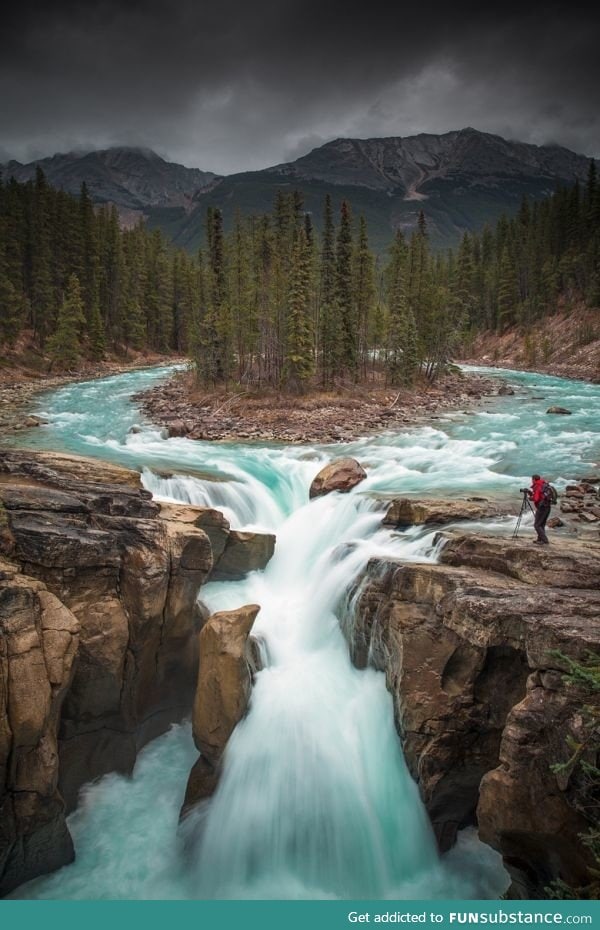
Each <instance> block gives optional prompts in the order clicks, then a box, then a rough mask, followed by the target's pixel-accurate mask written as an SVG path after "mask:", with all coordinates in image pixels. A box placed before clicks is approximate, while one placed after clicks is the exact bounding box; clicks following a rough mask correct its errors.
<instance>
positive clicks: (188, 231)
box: [2, 129, 590, 252]
mask: <svg viewBox="0 0 600 930" xmlns="http://www.w3.org/2000/svg"><path fill="white" fill-rule="evenodd" d="M589 162H590V159H589V158H587V157H586V156H584V155H578V154H576V153H575V152H572V151H570V150H569V149H566V148H563V147H561V146H558V145H545V146H537V145H531V144H527V143H523V142H513V141H508V140H506V139H503V138H502V137H500V136H496V135H492V134H490V133H483V132H479V131H477V130H475V129H462V130H457V131H453V132H447V133H444V134H442V135H434V134H430V133H421V134H419V135H416V136H408V137H405V138H400V137H390V138H378V139H336V140H334V141H333V142H328V143H326V144H325V145H322V146H320V147H319V148H316V149H314V150H313V151H311V152H309V153H308V154H307V155H304V156H302V157H301V158H298V159H296V160H295V161H292V162H287V163H284V164H280V165H275V166H274V167H271V168H265V169H263V170H260V171H248V172H241V173H238V174H233V175H228V176H225V177H223V176H219V175H216V174H214V173H213V172H210V171H200V170H199V169H197V168H186V167H184V166H183V165H177V164H173V163H171V162H167V161H165V160H164V159H162V158H161V157H160V156H159V155H157V154H156V153H155V152H152V151H151V150H147V149H139V148H113V149H107V150H104V151H96V152H88V153H69V154H65V155H54V156H53V157H51V158H45V159H41V160H40V161H35V162H30V163H29V164H26V165H22V164H20V163H19V162H14V161H13V162H9V163H8V164H6V165H4V166H3V167H2V172H3V175H4V176H5V177H8V176H10V175H14V176H15V177H16V178H17V180H28V179H29V178H31V177H33V176H34V174H35V170H36V168H37V167H38V166H39V167H41V168H42V169H43V171H44V173H45V174H46V176H47V178H48V180H49V181H50V183H51V184H53V185H54V186H57V187H61V188H64V189H65V190H68V191H71V192H73V193H76V192H78V191H79V189H80V186H81V183H82V181H85V182H86V183H87V185H88V187H89V189H90V193H91V195H92V197H93V198H94V199H95V200H96V201H97V202H99V203H107V202H109V203H114V204H116V205H117V207H118V208H119V211H120V213H121V215H122V217H123V221H124V222H131V221H132V220H133V219H135V218H137V217H140V216H143V217H144V218H145V219H146V220H147V222H148V224H149V225H150V226H152V227H155V226H159V227H161V228H162V229H163V230H164V231H165V233H166V234H167V235H168V236H169V237H170V238H171V239H172V240H173V241H174V242H175V243H176V244H177V245H180V246H183V247H185V248H188V249H190V250H191V249H195V248H197V247H198V246H199V245H200V244H201V242H202V240H203V235H204V232H203V231H204V221H205V215H206V208H207V207H208V206H218V207H220V208H221V209H222V211H223V214H224V220H225V225H226V226H229V225H230V224H231V222H232V220H233V217H234V215H235V212H236V211H240V212H241V213H242V214H252V213H264V212H266V211H268V210H269V209H270V208H271V206H272V204H273V201H274V198H275V195H276V192H277V190H279V189H283V190H293V189H296V188H297V189H300V190H301V191H302V192H303V194H304V204H305V209H306V210H307V211H309V212H311V214H312V215H313V217H314V220H315V223H316V225H317V226H319V225H320V217H321V213H322V206H323V199H324V196H325V194H327V193H329V194H331V196H332V197H333V200H334V204H335V205H336V206H337V205H339V203H340V202H341V201H342V200H343V199H346V200H348V201H349V202H350V204H351V205H352V208H353V211H354V213H356V214H358V213H363V214H364V215H365V216H366V218H367V221H368V223H369V231H370V236H371V242H372V245H373V247H374V248H375V250H376V251H379V252H382V251H383V250H384V249H385V247H386V246H387V245H388V243H389V241H390V239H391V236H392V234H393V231H394V229H396V228H398V227H400V228H403V229H405V230H406V231H410V230H411V229H412V228H413V227H414V225H415V224H416V221H417V217H418V213H419V211H420V210H421V209H422V210H424V212H425V215H426V217H427V221H428V226H429V230H430V234H431V239H432V244H433V245H434V246H437V247H446V246H449V245H454V244H456V242H457V241H458V239H459V238H460V236H461V235H462V234H463V232H464V231H465V230H477V229H480V228H481V227H482V226H483V225H484V224H485V223H494V222H495V221H496V220H497V219H498V218H499V217H500V215H501V214H502V213H509V214H510V213H514V212H515V211H516V210H517V209H518V206H519V204H520V202H521V200H522V198H523V196H524V195H527V196H529V197H531V198H542V197H545V196H547V195H549V194H551V193H552V192H553V191H554V190H555V189H556V187H557V186H558V185H561V184H563V185H564V184H572V183H573V182H574V181H575V180H576V179H580V180H584V179H585V177H586V176H587V173H588V170H589Z"/></svg>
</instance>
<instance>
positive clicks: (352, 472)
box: [309, 458, 367, 498]
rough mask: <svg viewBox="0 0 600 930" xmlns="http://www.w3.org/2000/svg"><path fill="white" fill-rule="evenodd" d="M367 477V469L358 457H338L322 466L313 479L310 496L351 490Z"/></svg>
mask: <svg viewBox="0 0 600 930" xmlns="http://www.w3.org/2000/svg"><path fill="white" fill-rule="evenodd" d="M366 477H367V473H366V471H365V470H364V468H363V467H362V465H361V464H360V463H359V462H357V461H356V459H352V458H345V459H337V460H336V461H335V462H330V463H329V465H326V466H325V468H322V469H321V471H320V472H319V473H318V475H317V476H316V477H315V478H314V479H313V482H312V484H311V486H310V491H309V497H311V498H313V497H320V496H321V495H322V494H329V493H330V492H331V491H350V490H352V488H354V487H356V485H357V484H360V482H361V481H364V479H365V478H366Z"/></svg>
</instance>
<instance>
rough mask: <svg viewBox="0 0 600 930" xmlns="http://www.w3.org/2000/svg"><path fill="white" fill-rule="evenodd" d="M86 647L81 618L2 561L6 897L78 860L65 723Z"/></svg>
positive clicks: (0, 735)
mask: <svg viewBox="0 0 600 930" xmlns="http://www.w3.org/2000/svg"><path fill="white" fill-rule="evenodd" d="M78 645H79V622H78V620H77V618H76V617H75V616H74V615H73V613H72V612H71V611H70V610H69V609H68V608H67V607H65V606H64V604H62V603H61V602H60V601H59V600H58V598H57V597H55V595H54V594H52V593H51V592H50V591H48V590H47V589H46V588H45V586H44V585H43V584H41V582H39V581H37V580H36V579H34V578H29V577H27V576H26V575H23V574H22V573H21V572H20V570H19V569H18V567H17V566H15V565H13V564H10V563H6V562H3V561H0V895H4V894H8V893H9V892H10V891H12V889H13V888H15V887H16V886H17V885H19V884H21V883H22V882H24V881H27V880H28V879H30V878H34V877H35V876H36V875H40V874H41V873H43V872H49V871H52V870H53V869H57V868H59V867H60V866H62V865H65V864H66V863H68V862H70V861H71V860H72V859H73V857H74V852H73V844H72V841H71V837H70V835H69V831H68V829H67V826H66V823H65V805H64V802H63V799H62V797H61V795H60V793H59V791H58V789H57V785H58V774H59V772H58V745H57V723H58V718H59V715H60V710H61V704H62V701H63V699H64V696H65V694H66V692H67V689H68V688H69V686H70V684H71V681H72V677H73V671H74V662H75V659H76V656H77V651H78Z"/></svg>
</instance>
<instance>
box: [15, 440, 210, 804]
mask: <svg viewBox="0 0 600 930" xmlns="http://www.w3.org/2000/svg"><path fill="white" fill-rule="evenodd" d="M84 463H85V468H84ZM96 464H98V472H99V474H98V475H97V474H96ZM111 468H112V467H109V468H108V469H107V468H106V466H105V465H104V464H103V463H96V462H95V461H89V460H83V459H75V460H74V461H73V460H72V459H71V458H70V457H67V461H66V464H65V460H64V459H63V458H62V457H58V459H55V458H54V457H53V456H52V457H48V456H46V455H43V456H38V455H37V454H33V453H18V454H17V453H0V500H3V501H4V505H3V507H2V514H4V515H5V517H4V519H5V522H6V528H7V531H8V533H9V535H8V536H7V537H6V539H5V538H4V534H3V535H2V537H1V545H2V546H3V547H4V551H5V552H8V551H9V548H10V552H11V558H13V559H16V560H17V561H18V562H19V564H20V566H21V567H22V568H23V570H25V571H26V572H27V574H28V575H30V576H32V577H34V578H36V579H38V580H39V581H40V582H42V583H43V584H44V585H46V587H47V588H48V590H49V591H51V592H52V593H53V594H54V595H55V596H56V597H58V598H59V599H60V601H61V602H62V603H63V604H65V605H66V607H68V608H69V609H70V610H71V611H72V613H73V614H74V615H75V616H76V617H77V619H78V621H79V623H80V634H79V651H78V661H77V666H76V669H75V673H74V676H73V680H72V682H71V683H70V686H69V688H68V691H67V693H66V695H65V697H64V702H63V705H62V709H61V714H60V721H59V720H58V718H57V719H56V720H55V726H56V727H57V728H58V736H59V741H58V748H59V753H60V761H61V765H60V786H59V787H60V791H61V793H62V795H63V797H64V798H65V801H66V803H67V807H68V809H72V808H73V807H74V806H75V804H76V801H77V795H78V792H79V789H80V787H81V785H82V784H84V783H85V782H87V781H90V780H92V779H94V778H97V777H98V776H100V775H103V774H106V773H107V772H111V771H119V772H125V773H128V772H130V771H131V770H132V767H133V765H134V763H135V759H136V754H137V752H138V751H139V749H140V748H141V747H142V746H143V745H144V744H145V743H147V742H148V740H150V739H152V738H154V737H155V736H157V735H159V734H160V733H162V732H164V731H165V730H166V729H167V728H168V726H169V725H170V724H171V723H173V722H174V721H176V720H180V719H181V718H182V717H184V716H185V715H186V714H189V712H190V709H191V706H192V702H193V695H194V690H195V681H196V674H197V633H196V626H195V617H194V606H195V602H196V596H197V594H198V591H199V589H200V586H201V585H202V583H203V582H204V581H205V579H206V578H207V577H208V575H209V574H210V572H211V570H212V567H213V556H212V547H211V543H210V540H209V538H208V536H207V534H206V533H205V532H204V531H203V530H202V529H201V528H200V527H199V526H196V525H195V521H196V520H197V519H198V517H199V516H203V514H198V513H193V515H192V519H190V515H189V514H183V513H178V512H177V510H176V508H173V509H171V510H168V509H166V510H161V507H160V505H158V504H157V503H155V502H154V501H152V500H151V495H150V494H149V492H147V491H145V490H143V489H142V488H140V487H139V476H138V475H137V474H136V475H135V481H136V484H137V486H136V487H134V486H133V484H134V483H133V480H132V479H131V475H130V473H129V472H127V471H126V470H125V469H116V471H115V472H114V473H113V472H112V470H111ZM82 472H84V473H85V479H83V478H81V477H79V476H80V475H81V474H82ZM113 474H114V476H115V477H116V478H117V482H116V483H114V484H110V483H104V482H105V480H106V479H107V478H109V477H110V476H111V475H113ZM97 477H99V478H102V480H103V483H100V482H97V481H95V480H93V479H95V478H97ZM58 485H60V488H61V490H58ZM215 520H216V518H215ZM225 522H226V521H225Z"/></svg>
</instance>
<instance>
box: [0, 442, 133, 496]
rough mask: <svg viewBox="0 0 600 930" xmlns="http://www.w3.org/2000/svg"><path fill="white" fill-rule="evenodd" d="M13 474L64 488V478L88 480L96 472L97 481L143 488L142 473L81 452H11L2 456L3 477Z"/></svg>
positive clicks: (1, 473) (0, 462)
mask: <svg viewBox="0 0 600 930" xmlns="http://www.w3.org/2000/svg"><path fill="white" fill-rule="evenodd" d="M1 475H13V476H18V477H19V478H23V479H32V480H33V481H40V482H42V483H43V484H44V485H47V486H48V487H55V488H59V489H60V488H62V487H63V485H64V481H65V479H67V480H68V479H74V480H75V481H84V482H89V481H90V480H91V476H92V475H93V481H94V482H96V483H100V484H102V483H107V484H125V485H130V486H131V487H134V488H139V487H140V476H139V473H138V472H136V471H131V470H130V469H129V468H122V467H121V466H120V465H112V464H111V463H110V462H102V461H101V460H100V459H94V460H93V465H91V464H90V459H87V458H84V457H83V456H80V455H65V454H64V453H62V452H36V453H35V454H33V453H30V452H19V451H14V452H13V451H8V452H2V454H1V455H0V476H1Z"/></svg>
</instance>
